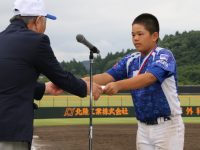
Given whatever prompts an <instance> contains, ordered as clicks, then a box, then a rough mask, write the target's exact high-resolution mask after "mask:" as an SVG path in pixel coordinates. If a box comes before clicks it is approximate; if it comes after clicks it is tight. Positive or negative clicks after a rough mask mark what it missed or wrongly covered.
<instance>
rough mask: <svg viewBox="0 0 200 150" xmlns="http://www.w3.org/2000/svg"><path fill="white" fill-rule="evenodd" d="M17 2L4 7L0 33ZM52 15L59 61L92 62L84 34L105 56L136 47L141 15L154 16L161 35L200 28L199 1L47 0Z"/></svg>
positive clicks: (53, 42) (49, 28)
mask: <svg viewBox="0 0 200 150" xmlns="http://www.w3.org/2000/svg"><path fill="white" fill-rule="evenodd" d="M13 3H14V0H8V1H3V0H1V5H0V19H1V23H0V31H2V30H3V29H5V28H6V26H7V25H8V24H9V21H8V20H9V19H10V18H11V17H12V15H13V13H12V8H13ZM45 3H46V7H47V10H48V12H49V13H52V14H54V15H56V16H57V18H58V19H57V20H56V21H51V20H48V22H47V30H46V32H45V34H47V35H49V37H50V39H51V46H52V48H53V50H54V53H55V55H56V57H57V58H58V60H59V61H63V60H64V61H69V60H72V59H73V58H75V59H76V60H78V61H82V60H88V55H89V50H88V48H87V47H85V46H84V45H82V44H80V43H78V42H76V35H77V34H83V35H84V36H85V38H86V39H87V40H88V41H90V42H91V43H92V44H94V45H95V46H96V47H97V48H98V49H99V50H100V52H101V56H102V57H105V56H106V54H107V53H108V52H117V51H121V50H122V49H125V50H126V49H128V48H134V47H133V45H132V41H131V23H132V21H133V19H134V18H135V17H136V16H138V15H140V14H141V13H152V14H154V15H155V16H156V17H157V18H158V20H159V22H160V28H161V31H160V36H161V38H163V37H164V35H166V34H175V32H176V31H179V32H183V31H191V30H199V29H200V19H199V15H200V9H199V6H200V1H199V0H137V1H136V0H45Z"/></svg>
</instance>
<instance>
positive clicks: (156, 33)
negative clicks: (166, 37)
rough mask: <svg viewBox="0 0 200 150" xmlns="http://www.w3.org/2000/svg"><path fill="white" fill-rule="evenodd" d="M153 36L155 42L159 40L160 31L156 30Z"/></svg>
mask: <svg viewBox="0 0 200 150" xmlns="http://www.w3.org/2000/svg"><path fill="white" fill-rule="evenodd" d="M152 37H153V41H154V42H157V41H158V39H159V33H158V32H154V33H153V34H152Z"/></svg>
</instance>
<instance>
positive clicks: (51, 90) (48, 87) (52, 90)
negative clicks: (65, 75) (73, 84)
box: [45, 82, 64, 95]
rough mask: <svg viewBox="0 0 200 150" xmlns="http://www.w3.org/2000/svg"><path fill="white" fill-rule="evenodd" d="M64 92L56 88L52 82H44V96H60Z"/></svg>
mask: <svg viewBox="0 0 200 150" xmlns="http://www.w3.org/2000/svg"><path fill="white" fill-rule="evenodd" d="M63 92H64V91H63V90H62V89H60V88H59V87H57V86H56V85H55V84H53V83H52V82H46V83H45V94H51V95H59V94H62V93H63Z"/></svg>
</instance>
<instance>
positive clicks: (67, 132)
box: [32, 94, 200, 150]
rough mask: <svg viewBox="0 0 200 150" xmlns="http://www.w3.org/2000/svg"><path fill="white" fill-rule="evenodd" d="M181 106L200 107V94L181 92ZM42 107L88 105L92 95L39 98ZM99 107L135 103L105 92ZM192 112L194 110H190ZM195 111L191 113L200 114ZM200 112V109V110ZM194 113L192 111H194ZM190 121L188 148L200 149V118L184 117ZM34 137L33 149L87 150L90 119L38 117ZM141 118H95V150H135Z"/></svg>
mask: <svg viewBox="0 0 200 150" xmlns="http://www.w3.org/2000/svg"><path fill="white" fill-rule="evenodd" d="M179 98H180V102H181V106H200V95H179ZM35 103H36V104H37V105H38V107H39V108H42V107H51V108H52V107H88V106H89V97H87V98H79V97H77V96H72V95H62V96H44V97H43V99H42V100H41V101H35ZM93 106H94V107H99V106H107V107H108V106H118V107H123V106H133V103H132V99H131V96H130V95H127V94H120V95H115V96H106V95H103V96H101V97H100V99H99V100H98V101H93ZM190 111H191V110H190ZM195 111H197V110H192V112H190V113H197V112H195ZM198 113H200V112H198ZM190 115H191V116H192V114H190ZM183 119H184V122H185V123H186V134H185V148H184V149H185V150H199V149H200V144H199V141H200V117H183ZM34 126H35V129H34V140H33V147H32V150H47V149H48V150H80V149H81V150H87V149H88V131H89V119H88V118H64V119H63V118H62V119H59V118H54V119H35V120H34ZM136 131H137V120H136V119H135V118H134V117H126V118H121V117H120V118H93V135H94V138H93V148H94V150H102V149H104V150H122V149H123V150H124V149H125V150H129V149H130V150H135V149H136V147H135V140H136V139H135V137H136Z"/></svg>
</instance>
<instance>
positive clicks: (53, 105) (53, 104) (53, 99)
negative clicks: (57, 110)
mask: <svg viewBox="0 0 200 150" xmlns="http://www.w3.org/2000/svg"><path fill="white" fill-rule="evenodd" d="M53 107H54V96H53Z"/></svg>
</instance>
